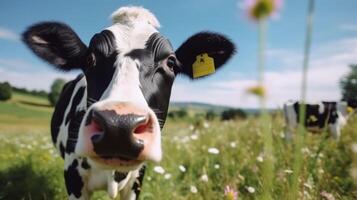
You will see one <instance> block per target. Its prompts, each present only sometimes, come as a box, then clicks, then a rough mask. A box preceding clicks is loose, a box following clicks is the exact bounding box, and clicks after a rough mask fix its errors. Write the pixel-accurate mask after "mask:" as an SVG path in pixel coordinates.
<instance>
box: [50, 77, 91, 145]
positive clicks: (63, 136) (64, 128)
mask: <svg viewBox="0 0 357 200" xmlns="http://www.w3.org/2000/svg"><path fill="white" fill-rule="evenodd" d="M86 85H87V81H86V79H85V77H82V78H81V80H80V81H78V82H77V83H76V86H75V87H74V89H73V92H72V96H71V99H70V101H69V104H68V105H67V107H66V110H65V112H64V115H63V121H62V124H61V126H60V127H59V132H58V136H57V142H56V148H57V149H58V150H60V143H61V142H62V144H63V145H64V147H66V144H67V139H68V126H69V123H68V124H67V125H66V118H67V115H68V113H69V112H70V109H71V107H72V104H73V98H74V96H75V95H76V94H77V92H78V90H79V88H81V87H85V86H86ZM86 97H87V91H85V93H84V95H83V97H82V99H81V103H80V104H79V105H77V107H76V110H78V107H81V108H82V107H83V106H84V108H85V104H86Z"/></svg>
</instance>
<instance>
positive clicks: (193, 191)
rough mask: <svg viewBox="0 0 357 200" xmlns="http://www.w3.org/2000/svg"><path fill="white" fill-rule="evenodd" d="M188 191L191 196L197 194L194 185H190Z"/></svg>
mask: <svg viewBox="0 0 357 200" xmlns="http://www.w3.org/2000/svg"><path fill="white" fill-rule="evenodd" d="M190 191H191V192H192V193H193V194H196V193H197V192H198V190H197V188H196V186H194V185H191V187H190Z"/></svg>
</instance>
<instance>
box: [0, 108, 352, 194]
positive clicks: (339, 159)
mask: <svg viewBox="0 0 357 200" xmlns="http://www.w3.org/2000/svg"><path fill="white" fill-rule="evenodd" d="M272 119H273V120H272V121H273V122H272V129H271V131H272V141H273V146H274V148H273V157H272V162H273V164H274V171H273V173H272V174H270V175H269V177H272V187H271V188H270V190H271V195H272V198H273V199H286V198H287V195H288V194H289V192H290V191H289V187H288V182H289V180H290V179H291V177H292V175H293V173H294V171H293V170H292V169H291V166H292V165H291V163H292V161H293V160H294V158H295V156H294V150H293V146H292V144H291V143H286V142H285V140H284V139H283V138H282V131H283V126H284V123H283V120H282V119H283V118H282V117H281V116H280V115H278V116H275V117H274V118H272ZM356 122H357V118H354V119H352V120H351V122H350V123H349V125H348V126H347V127H346V128H345V129H344V130H343V132H342V137H341V141H340V142H336V141H335V140H332V139H331V138H328V139H327V140H326V144H325V145H324V147H323V149H321V150H320V154H319V156H318V157H317V162H316V165H315V166H314V169H309V165H308V163H309V162H310V161H311V160H313V159H315V158H316V157H315V156H316V153H317V151H318V147H319V144H320V143H321V141H322V140H323V139H322V138H321V135H312V134H308V135H306V137H305V139H306V140H305V142H306V143H304V146H303V148H302V149H303V150H302V160H303V165H302V169H301V173H300V176H299V180H300V181H299V187H298V191H297V192H298V194H299V196H300V197H302V196H304V198H305V199H319V198H320V197H321V196H320V193H321V192H323V191H326V192H328V193H331V194H333V195H334V196H335V197H336V198H337V199H355V198H356V197H357V196H356V195H357V194H356V192H357V188H356V184H355V183H354V182H353V178H352V176H351V175H350V172H351V171H352V170H353V167H354V168H355V167H356V164H355V163H356V160H354V161H353V159H356V154H353V153H352V148H351V146H352V144H353V142H356V141H357V133H356V132H355V130H356V129H357V123H356ZM207 123H208V124H206V125H205V127H206V128H205V127H204V126H203V125H202V126H199V127H194V128H192V127H193V124H190V123H188V122H185V121H180V120H175V121H171V120H169V121H168V122H167V126H166V127H165V128H164V131H163V138H162V140H163V151H164V158H163V161H162V162H161V163H160V164H153V163H149V165H148V170H147V173H146V176H145V179H144V185H143V188H142V194H141V199H167V198H170V199H182V200H183V199H195V200H196V199H198V200H200V199H202V200H203V199H223V198H224V188H225V186H226V185H230V186H232V187H234V188H237V189H238V193H239V194H238V196H239V199H260V196H261V195H262V192H263V191H264V188H263V177H264V176H265V175H264V174H263V173H264V169H263V167H264V163H265V162H266V158H265V157H264V154H263V152H264V145H263V144H264V137H263V135H262V133H261V131H260V130H259V128H258V127H259V120H258V119H257V118H249V119H247V120H236V121H229V122H221V121H213V122H207ZM0 143H1V144H2V145H1V147H0V152H1V154H0V163H1V164H0V174H1V173H2V174H6V172H8V171H9V170H10V169H12V168H16V167H17V166H19V165H25V166H27V167H28V168H29V170H30V172H31V173H30V172H26V173H24V175H26V176H27V177H22V180H26V181H29V180H28V179H36V180H37V179H39V180H43V179H42V176H45V177H46V179H48V180H50V181H51V182H50V183H48V185H49V186H50V187H49V188H47V190H49V191H51V192H53V191H55V192H54V193H53V195H54V196H53V197H52V198H54V199H63V198H65V195H66V194H65V187H64V183H63V161H62V159H61V158H60V157H59V156H58V153H57V152H56V150H55V149H54V148H53V147H52V144H51V141H50V134H49V132H36V130H34V131H27V132H21V133H15V132H14V133H12V134H2V135H1V137H0ZM209 148H215V149H217V150H218V151H219V152H218V153H217V152H216V151H212V150H211V151H210V152H211V153H210V152H209ZM180 165H182V166H183V167H184V168H185V171H184V172H183V171H182V168H181V169H180V167H179V166H180ZM30 166H31V167H30ZM155 166H161V167H162V168H163V169H164V170H165V172H164V173H162V174H159V173H157V172H155V171H154V170H153V169H154V167H155ZM16 169H17V168H16ZM20 171H21V170H20ZM10 172H11V171H10ZM313 173H317V175H316V176H315V177H314V176H313ZM31 174H32V175H31ZM203 175H205V176H206V177H204V178H202V176H203ZM4 177H8V176H5V175H4ZM34 181H35V180H34ZM52 187H55V188H57V189H56V190H52V189H55V188H52ZM192 187H194V188H196V189H197V192H195V190H193V191H192V189H193V188H192ZM3 189H4V188H3V187H2V188H1V190H3ZM10 189H11V188H10ZM12 189H13V188H12ZM28 189H31V190H35V191H27V193H28V194H29V195H31V194H32V193H33V194H34V195H35V196H36V195H38V193H39V192H41V191H36V189H39V188H32V187H28ZM7 190H9V188H8V189H7ZM21 191H22V190H21ZM1 192H4V191H0V195H1V194H2V193H1ZM194 192H195V193H194ZM103 195H105V193H103V192H99V193H96V194H95V198H93V199H108V198H107V197H105V196H104V197H103ZM50 199H51V198H50Z"/></svg>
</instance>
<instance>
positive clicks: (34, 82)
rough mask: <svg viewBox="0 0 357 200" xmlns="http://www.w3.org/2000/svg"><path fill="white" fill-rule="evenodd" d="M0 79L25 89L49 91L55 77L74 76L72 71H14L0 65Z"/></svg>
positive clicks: (70, 77)
mask: <svg viewBox="0 0 357 200" xmlns="http://www.w3.org/2000/svg"><path fill="white" fill-rule="evenodd" d="M0 74H1V76H0V81H1V82H3V81H8V82H10V84H11V85H13V86H16V87H24V88H27V89H37V90H39V89H40V90H46V91H49V89H50V85H51V83H52V82H53V81H54V80H55V79H56V78H63V79H65V80H71V79H73V78H75V77H76V74H74V73H66V74H65V73H61V72H55V71H43V72H27V73H24V72H15V71H10V70H7V69H4V68H1V66H0Z"/></svg>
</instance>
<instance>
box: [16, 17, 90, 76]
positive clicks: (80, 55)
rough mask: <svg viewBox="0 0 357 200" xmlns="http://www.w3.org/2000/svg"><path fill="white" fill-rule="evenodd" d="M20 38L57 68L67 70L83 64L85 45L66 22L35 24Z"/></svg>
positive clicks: (80, 66) (85, 51)
mask: <svg viewBox="0 0 357 200" xmlns="http://www.w3.org/2000/svg"><path fill="white" fill-rule="evenodd" d="M22 39H23V41H24V42H25V43H26V44H27V46H28V47H29V48H30V49H31V50H32V51H33V52H34V53H35V54H36V55H37V56H39V57H41V58H42V59H44V60H46V61H47V62H49V63H50V64H53V65H55V66H57V68H58V69H61V70H65V71H68V70H71V69H73V68H82V67H83V66H84V61H85V57H86V53H87V47H86V45H85V44H84V43H83V42H82V41H81V40H80V39H79V37H78V36H77V34H76V33H75V32H74V31H73V30H72V29H71V28H70V27H69V26H68V25H66V24H63V23H60V22H42V23H38V24H35V25H33V26H31V27H29V28H28V29H27V30H26V31H25V32H24V33H23V35H22Z"/></svg>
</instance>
